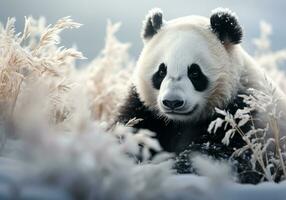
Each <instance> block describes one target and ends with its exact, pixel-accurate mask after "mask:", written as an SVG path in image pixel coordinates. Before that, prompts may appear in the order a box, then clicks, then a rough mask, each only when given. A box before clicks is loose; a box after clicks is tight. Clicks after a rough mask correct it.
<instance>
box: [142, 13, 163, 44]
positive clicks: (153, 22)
mask: <svg viewBox="0 0 286 200" xmlns="http://www.w3.org/2000/svg"><path fill="white" fill-rule="evenodd" d="M162 25H163V12H162V10H161V9H160V8H153V9H151V10H150V11H149V13H148V14H147V16H146V19H145V21H144V22H143V29H142V33H141V36H142V38H143V40H148V39H150V38H152V37H153V36H154V35H155V34H156V33H158V31H159V30H160V28H161V27H162Z"/></svg>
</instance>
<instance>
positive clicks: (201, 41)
mask: <svg viewBox="0 0 286 200" xmlns="http://www.w3.org/2000/svg"><path fill="white" fill-rule="evenodd" d="M162 15H163V14H162V11H161V10H159V9H155V10H152V11H151V12H150V13H149V14H148V15H147V18H146V21H145V23H144V26H143V27H144V28H143V34H142V35H143V41H144V47H143V50H142V52H141V55H140V57H139V59H138V62H137V66H136V69H135V72H134V76H133V86H132V88H131V92H130V95H129V97H128V98H127V100H126V102H125V104H124V106H123V107H122V109H121V111H120V115H119V117H118V121H119V122H122V123H127V122H128V120H130V119H132V118H142V119H143V121H141V122H140V123H139V124H136V125H135V127H136V128H147V129H149V130H151V131H154V132H156V133H157V138H158V140H159V142H160V144H161V145H162V146H163V149H164V150H167V151H172V152H180V151H182V150H183V149H184V148H185V147H186V146H187V145H188V144H190V142H198V143H202V142H209V140H213V141H211V142H213V143H216V142H220V141H221V138H222V137H224V133H225V130H220V133H218V134H217V135H216V136H214V137H213V138H211V139H209V137H210V136H209V134H208V132H207V128H208V124H209V122H210V121H211V120H214V118H215V117H216V116H215V108H216V107H218V108H221V109H226V108H228V107H230V108H231V109H232V110H233V111H234V112H235V111H236V110H237V109H241V108H243V106H245V105H243V103H241V100H239V99H238V95H239V94H240V93H242V94H243V93H247V92H246V91H247V89H248V88H255V89H258V90H263V91H265V88H264V84H263V82H265V77H267V75H266V74H265V73H264V72H263V71H262V69H261V68H259V66H257V64H256V63H255V61H254V60H253V58H252V57H251V56H249V55H248V54H247V53H246V52H245V51H244V49H243V48H242V47H241V46H240V44H239V43H240V41H241V36H242V30H241V27H240V25H239V24H238V21H237V18H236V16H235V15H233V13H232V12H230V11H229V10H222V11H219V10H216V11H215V12H214V13H213V14H212V16H211V18H207V17H201V16H188V17H182V18H177V19H175V20H171V21H164V20H163V17H162ZM220 17H221V18H220ZM162 63H164V64H165V65H166V68H167V73H166V74H165V76H164V79H163V80H162V81H161V82H160V87H159V88H155V87H154V83H152V78H153V76H154V74H155V73H156V72H158V68H159V66H160V65H161V64H162ZM194 63H195V64H197V65H199V67H200V70H201V71H202V73H203V74H204V75H205V76H206V77H207V79H208V85H207V87H206V88H205V89H203V90H198V89H196V88H195V87H194V84H193V83H192V82H191V81H190V79H189V77H188V66H190V65H192V64H194ZM268 80H270V79H268ZM272 84H273V85H275V84H274V83H272ZM276 95H277V96H279V98H280V97H281V96H283V97H284V94H283V93H282V92H281V91H280V90H279V89H278V88H277V90H276ZM176 98H178V99H180V100H182V101H183V102H184V103H183V104H182V106H181V107H180V108H179V109H177V110H176V109H174V110H171V112H170V109H169V108H167V107H166V106H165V105H164V103H163V100H164V99H171V100H172V99H173V100H174V99H176ZM237 104H241V105H237ZM285 108H286V106H285V103H284V101H283V103H281V105H279V109H281V110H284V111H286V109H285ZM186 113H187V114H186ZM262 118H263V116H262ZM262 123H265V122H263V120H262ZM279 123H280V124H281V133H283V134H285V132H286V129H285V125H284V127H283V124H284V123H283V120H281V122H279ZM263 126H265V124H263ZM202 135H204V138H203V137H202ZM205 136H206V137H205ZM201 138H203V139H201ZM239 140H242V139H241V138H238V139H237V140H235V141H234V147H236V148H237V147H238V148H239V147H241V145H244V144H243V142H242V143H241V141H239Z"/></svg>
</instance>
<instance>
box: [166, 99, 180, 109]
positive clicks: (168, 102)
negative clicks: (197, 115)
mask: <svg viewBox="0 0 286 200" xmlns="http://www.w3.org/2000/svg"><path fill="white" fill-rule="evenodd" d="M163 104H164V106H166V107H168V108H170V109H172V110H173V109H176V108H179V107H181V106H182V105H183V104H184V101H182V100H167V99H165V100H163Z"/></svg>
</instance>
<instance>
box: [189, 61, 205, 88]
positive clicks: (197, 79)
mask: <svg viewBox="0 0 286 200" xmlns="http://www.w3.org/2000/svg"><path fill="white" fill-rule="evenodd" d="M188 77H189V79H190V80H191V82H192V84H193V86H194V88H195V89H196V90H197V91H199V92H202V91H204V90H205V89H207V87H208V84H209V80H208V77H206V75H205V74H204V73H203V72H202V70H201V68H200V66H199V65H198V64H195V63H193V64H191V65H190V66H189V67H188Z"/></svg>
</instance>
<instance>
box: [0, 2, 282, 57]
mask: <svg viewBox="0 0 286 200" xmlns="http://www.w3.org/2000/svg"><path fill="white" fill-rule="evenodd" d="M242 2H243V3H242ZM153 7H160V8H161V9H162V10H163V11H164V15H165V19H167V20H168V19H173V18H176V17H180V16H185V15H192V14H197V15H204V16H209V15H210V12H211V10H212V9H214V8H216V7H228V8H230V9H231V10H233V11H235V12H236V13H237V15H238V16H239V18H240V21H241V23H242V25H243V27H244V30H245V37H244V40H243V45H244V47H245V48H246V49H247V50H248V51H250V52H252V51H253V45H252V38H253V37H256V36H258V34H259V21H260V20H265V21H267V22H269V23H271V24H272V26H273V35H272V42H273V45H272V47H273V49H281V48H283V47H285V46H286V40H285V39H284V38H285V36H286V28H285V16H286V15H285V10H286V1H285V0H275V1H270V0H249V1H238V0H172V1H171V0H168V1H166V0H156V1H155V0H144V1H137V0H104V1H99V0H80V1H79V0H0V20H1V22H5V21H6V19H7V17H8V16H15V17H16V18H17V24H16V25H17V27H18V28H17V30H18V31H21V30H22V28H23V22H24V16H29V15H32V16H34V17H39V16H45V17H46V18H47V22H48V23H54V22H55V21H56V20H57V19H58V18H60V17H64V16H68V15H70V16H72V18H73V19H75V20H76V21H78V22H80V23H82V24H84V26H82V27H81V28H80V29H78V30H69V31H65V32H64V33H63V34H62V36H63V40H62V43H63V45H65V46H67V47H71V46H72V45H73V44H76V45H77V47H78V49H79V50H81V51H82V52H83V53H84V55H85V56H87V57H88V58H89V59H92V58H94V57H95V56H96V54H97V53H98V52H99V50H100V49H101V48H102V47H103V43H104V35H105V26H106V22H107V19H111V20H112V21H113V22H117V21H121V22H122V27H121V30H120V31H119V33H118V37H119V39H120V40H121V41H124V42H130V43H132V47H131V51H130V53H131V54H132V56H133V57H134V58H137V57H138V55H139V52H140V49H141V48H142V42H141V39H140V29H141V24H142V20H143V19H144V16H145V15H146V13H147V12H148V10H149V9H151V8H153Z"/></svg>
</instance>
